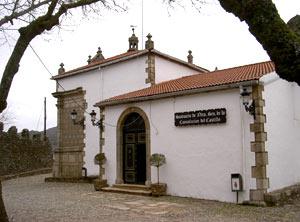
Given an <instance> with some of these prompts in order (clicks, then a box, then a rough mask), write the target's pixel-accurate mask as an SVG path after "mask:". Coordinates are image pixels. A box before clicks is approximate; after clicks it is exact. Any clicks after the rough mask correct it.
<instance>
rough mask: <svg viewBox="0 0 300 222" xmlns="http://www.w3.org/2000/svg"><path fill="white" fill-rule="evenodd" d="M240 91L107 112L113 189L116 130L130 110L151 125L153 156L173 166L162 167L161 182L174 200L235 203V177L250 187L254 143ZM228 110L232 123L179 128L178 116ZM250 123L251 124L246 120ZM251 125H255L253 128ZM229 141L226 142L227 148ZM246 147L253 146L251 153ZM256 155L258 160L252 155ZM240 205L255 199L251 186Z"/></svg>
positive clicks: (108, 172)
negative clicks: (141, 114)
mask: <svg viewBox="0 0 300 222" xmlns="http://www.w3.org/2000/svg"><path fill="white" fill-rule="evenodd" d="M240 104H241V101H240V90H239V88H236V89H231V90H226V91H217V92H211V93H203V94H198V95H190V96H184V97H176V98H170V99H162V100H157V101H152V102H143V103H136V104H130V105H120V106H112V107H107V108H106V109H105V121H106V123H108V125H107V126H106V129H105V134H104V136H105V138H106V141H105V142H106V143H105V146H104V152H105V153H106V154H107V159H108V161H107V164H106V165H105V168H106V177H107V179H108V183H109V184H113V183H114V182H115V179H116V164H115V162H114V160H116V138H117V136H116V127H112V126H109V125H114V126H116V125H117V122H118V118H119V117H120V115H121V113H122V112H123V111H124V110H126V109H127V108H129V107H132V106H133V107H139V108H141V109H142V110H143V111H144V112H145V113H146V115H147V116H148V118H149V120H150V129H151V137H150V140H151V153H162V154H164V155H165V156H166V160H167V164H166V165H164V166H162V167H161V171H160V172H161V173H160V178H161V181H162V182H164V183H167V185H168V194H170V195H176V196H185V197H196V198H204V199H213V200H221V201H228V202H235V200H236V193H234V192H232V191H231V173H240V174H241V175H242V176H243V178H244V180H245V181H249V179H250V172H249V171H248V170H246V169H249V168H250V167H249V164H250V163H248V162H245V161H244V156H245V155H249V153H248V152H245V150H250V141H249V138H245V136H244V135H243V129H242V122H241V120H242V117H241V115H244V114H243V113H244V109H243V107H241V105H240ZM214 108H226V111H227V122H226V123H222V124H212V125H201V126H185V127H176V126H175V125H174V113H176V112H186V111H193V110H206V109H214ZM245 122H248V118H247V119H246V120H245ZM248 125H249V124H248ZM245 140H246V141H245ZM224 141H226V142H224ZM245 144H248V145H247V146H246V147H244V146H245ZM252 155H253V154H252ZM156 180H157V179H156V170H155V169H154V168H152V171H151V182H153V183H154V182H156ZM244 184H245V187H244V188H245V192H242V193H240V201H242V200H247V199H248V198H249V189H250V187H249V183H245V182H244Z"/></svg>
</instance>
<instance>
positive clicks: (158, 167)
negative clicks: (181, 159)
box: [157, 167, 159, 184]
mask: <svg viewBox="0 0 300 222" xmlns="http://www.w3.org/2000/svg"><path fill="white" fill-rule="evenodd" d="M157 183H158V184H159V167H157Z"/></svg>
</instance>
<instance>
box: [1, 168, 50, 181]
mask: <svg viewBox="0 0 300 222" xmlns="http://www.w3.org/2000/svg"><path fill="white" fill-rule="evenodd" d="M51 172H52V168H42V169H37V170H31V171H27V172H22V173H17V174H10V175H5V176H0V180H1V181H4V180H11V179H15V178H18V177H29V176H34V175H39V174H48V173H51Z"/></svg>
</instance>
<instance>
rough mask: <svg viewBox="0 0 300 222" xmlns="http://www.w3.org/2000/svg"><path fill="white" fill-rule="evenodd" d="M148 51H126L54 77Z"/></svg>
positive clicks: (71, 73)
mask: <svg viewBox="0 0 300 222" xmlns="http://www.w3.org/2000/svg"><path fill="white" fill-rule="evenodd" d="M146 52H147V50H137V51H129V52H125V53H122V54H119V55H116V56H113V57H109V58H107V59H104V60H100V61H95V62H91V63H90V64H88V65H85V66H81V67H78V68H76V69H72V70H69V71H67V72H64V73H63V74H61V75H56V76H53V78H52V79H60V78H63V77H66V76H70V75H73V74H76V73H80V72H81V71H82V72H84V71H85V70H88V69H92V68H93V67H94V68H95V69H96V68H97V67H98V66H99V65H102V64H105V63H109V62H113V61H117V60H120V59H123V58H126V57H131V56H135V55H137V54H142V55H143V54H145V53H146Z"/></svg>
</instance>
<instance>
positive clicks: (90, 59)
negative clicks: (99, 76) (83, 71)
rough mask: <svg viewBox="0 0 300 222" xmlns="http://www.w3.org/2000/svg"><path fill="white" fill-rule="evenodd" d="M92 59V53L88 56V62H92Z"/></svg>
mask: <svg viewBox="0 0 300 222" xmlns="http://www.w3.org/2000/svg"><path fill="white" fill-rule="evenodd" d="M91 61H92V56H91V55H89V57H88V60H87V63H88V64H90V63H91Z"/></svg>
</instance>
